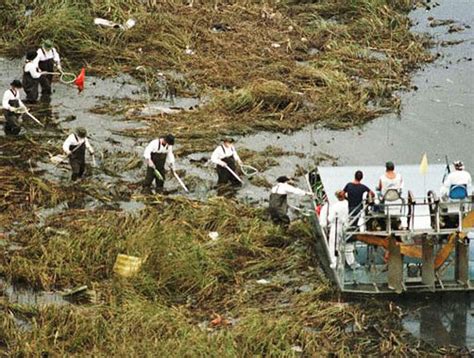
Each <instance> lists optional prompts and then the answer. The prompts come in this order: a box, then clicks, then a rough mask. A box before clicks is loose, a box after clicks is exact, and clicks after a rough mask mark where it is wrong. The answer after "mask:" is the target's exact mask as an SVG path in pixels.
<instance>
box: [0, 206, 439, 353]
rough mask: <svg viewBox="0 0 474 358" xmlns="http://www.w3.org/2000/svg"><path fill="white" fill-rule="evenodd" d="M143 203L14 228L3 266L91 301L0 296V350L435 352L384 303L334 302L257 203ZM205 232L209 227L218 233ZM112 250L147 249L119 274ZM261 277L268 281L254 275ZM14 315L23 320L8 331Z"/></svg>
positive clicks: (305, 244) (298, 239)
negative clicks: (129, 270) (35, 302)
mask: <svg viewBox="0 0 474 358" xmlns="http://www.w3.org/2000/svg"><path fill="white" fill-rule="evenodd" d="M154 201H155V204H153V205H151V206H150V207H148V208H147V209H146V210H145V211H144V212H142V214H141V215H140V216H139V217H131V216H127V215H125V214H123V213H117V212H98V211H94V212H89V213H88V214H87V215H79V214H80V213H78V212H74V211H71V212H68V213H63V214H57V215H55V216H53V217H51V218H50V219H48V221H47V225H46V227H45V229H44V230H36V231H32V230H31V231H30V230H24V231H22V232H20V233H19V235H18V237H17V239H18V240H19V241H20V242H21V243H22V244H23V245H25V248H24V250H22V251H21V252H12V253H10V254H8V255H2V256H1V260H2V267H3V270H4V272H3V274H6V275H7V277H9V278H10V279H12V280H20V281H22V280H23V279H24V278H25V275H27V279H28V280H29V282H32V283H36V285H37V286H38V287H41V288H45V289H50V288H52V287H56V288H68V287H71V286H74V285H82V284H87V285H88V286H89V287H92V288H94V289H95V290H96V291H97V292H98V297H99V300H98V303H97V304H93V305H92V304H90V305H82V306H75V305H71V306H67V307H54V306H49V307H36V308H30V309H27V308H25V307H23V306H18V305H14V304H7V303H3V304H0V305H2V306H3V307H2V310H1V311H0V342H1V344H0V350H2V349H3V351H4V352H8V354H12V355H18V354H20V355H22V354H23V355H31V354H37V353H38V352H47V353H49V354H53V355H83V354H92V355H114V356H117V355H120V356H121V355H149V354H151V352H153V354H154V355H157V354H158V355H160V356H176V357H178V356H202V355H205V356H225V357H234V356H243V357H244V356H249V355H261V356H271V357H277V356H298V355H299V353H297V352H296V351H295V349H302V350H303V352H304V354H305V355H308V356H315V355H327V354H338V355H359V354H374V355H390V354H392V355H400V354H422V355H423V354H428V353H430V352H435V350H434V348H432V347H429V346H425V345H417V344H416V342H415V340H414V339H413V338H412V337H411V336H410V335H409V334H408V333H405V332H404V331H403V330H402V329H401V323H400V311H399V310H398V309H394V308H393V307H392V305H390V304H389V303H388V302H383V301H382V302H380V301H375V300H374V301H372V300H371V301H369V302H368V303H367V302H366V303H364V304H359V303H351V304H347V303H344V302H341V301H339V300H338V299H337V297H335V296H334V293H333V289H332V288H331V286H330V285H329V283H328V282H327V281H326V280H325V279H324V278H323V277H322V274H321V273H320V271H319V269H318V268H317V262H315V261H314V259H315V258H314V257H312V256H311V254H310V253H311V250H309V248H310V247H311V240H312V236H311V232H310V229H309V226H308V225H307V224H305V223H302V222H296V223H294V224H293V225H292V227H291V228H290V230H289V232H287V233H285V232H283V231H281V230H280V229H279V228H277V227H275V226H273V225H272V224H271V223H270V222H269V221H266V220H264V217H263V216H262V215H263V213H262V212H261V210H257V209H252V208H249V207H247V206H245V205H242V204H235V203H230V202H228V201H226V200H224V199H214V200H211V201H210V202H209V203H207V204H202V203H198V202H193V201H189V200H186V199H179V198H175V199H170V198H162V197H155V200H154ZM48 227H49V228H50V229H48V230H46V228H48ZM51 229H52V230H51ZM55 229H58V230H61V231H62V234H61V235H58V234H55V232H56V231H57V230H55ZM209 231H217V232H219V238H218V240H217V241H213V240H211V239H210V238H209V237H208V233H209ZM118 253H126V254H130V255H137V256H142V257H143V256H148V258H147V261H146V262H145V264H144V266H143V268H142V270H141V272H140V273H139V274H138V275H137V276H136V277H134V278H131V279H121V278H119V277H117V276H116V275H115V274H113V273H112V267H113V262H114V260H115V257H116V255H117V254H118ZM262 278H265V279H266V280H268V281H269V283H268V284H259V283H258V282H257V280H259V279H262ZM305 286H308V287H310V289H309V290H308V289H306V290H305V289H304V288H303V287H305ZM15 315H16V316H17V317H21V318H22V319H23V320H25V321H27V322H28V328H27V329H18V326H17V325H16V323H15V321H14V318H13V317H14V316H15ZM219 317H222V318H219ZM137 337H140V339H137ZM295 347H296V348H295Z"/></svg>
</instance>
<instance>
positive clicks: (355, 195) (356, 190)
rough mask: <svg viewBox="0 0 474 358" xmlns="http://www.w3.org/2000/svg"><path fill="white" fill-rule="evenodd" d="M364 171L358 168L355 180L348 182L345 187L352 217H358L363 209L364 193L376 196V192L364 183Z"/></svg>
mask: <svg viewBox="0 0 474 358" xmlns="http://www.w3.org/2000/svg"><path fill="white" fill-rule="evenodd" d="M363 178H364V173H362V171H360V170H358V171H356V172H355V174H354V180H353V181H352V182H350V183H347V184H346V186H345V187H344V189H343V190H344V193H345V194H346V198H347V201H348V202H349V213H350V214H351V216H352V217H356V216H357V215H358V214H359V213H360V211H361V209H362V205H361V203H362V200H363V198H364V194H367V195H370V196H372V197H373V196H375V194H374V192H373V191H372V190H370V189H369V188H368V187H367V186H366V185H364V184H362V179H363Z"/></svg>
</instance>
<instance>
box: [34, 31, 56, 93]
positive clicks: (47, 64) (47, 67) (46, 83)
mask: <svg viewBox="0 0 474 358" xmlns="http://www.w3.org/2000/svg"><path fill="white" fill-rule="evenodd" d="M36 53H37V55H38V67H39V69H40V70H41V71H44V72H54V66H55V65H56V67H57V69H58V70H59V71H60V72H61V71H62V69H61V59H60V58H59V54H58V51H56V49H55V48H54V47H53V42H52V41H51V40H44V41H43V42H42V44H41V47H40V48H39V49H38V51H36ZM52 81H53V75H51V74H43V75H42V76H41V77H40V85H41V94H42V95H46V96H49V95H51V83H52Z"/></svg>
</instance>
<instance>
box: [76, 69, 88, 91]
mask: <svg viewBox="0 0 474 358" xmlns="http://www.w3.org/2000/svg"><path fill="white" fill-rule="evenodd" d="M85 78H86V69H85V68H84V67H83V68H82V70H81V73H79V75H78V76H77V78H76V80H75V81H74V84H75V85H76V86H77V89H78V90H79V93H80V92H82V91H83V90H84V80H85Z"/></svg>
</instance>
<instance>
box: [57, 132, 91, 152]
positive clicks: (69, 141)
mask: <svg viewBox="0 0 474 358" xmlns="http://www.w3.org/2000/svg"><path fill="white" fill-rule="evenodd" d="M82 143H85V146H86V148H87V150H88V151H89V153H91V154H94V149H93V148H92V146H91V144H90V143H89V140H88V139H87V138H81V137H79V136H78V135H76V134H74V133H73V134H70V135H69V137H67V138H66V140H65V141H64V143H63V151H64V152H65V153H66V154H69V153H70V152H71V150H70V149H69V147H70V146H71V145H74V146H78V145H80V144H82Z"/></svg>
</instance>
